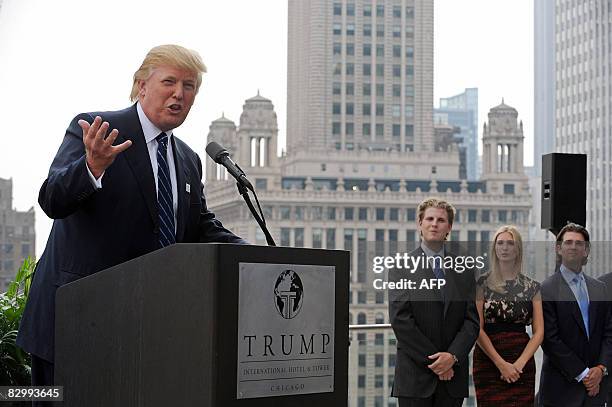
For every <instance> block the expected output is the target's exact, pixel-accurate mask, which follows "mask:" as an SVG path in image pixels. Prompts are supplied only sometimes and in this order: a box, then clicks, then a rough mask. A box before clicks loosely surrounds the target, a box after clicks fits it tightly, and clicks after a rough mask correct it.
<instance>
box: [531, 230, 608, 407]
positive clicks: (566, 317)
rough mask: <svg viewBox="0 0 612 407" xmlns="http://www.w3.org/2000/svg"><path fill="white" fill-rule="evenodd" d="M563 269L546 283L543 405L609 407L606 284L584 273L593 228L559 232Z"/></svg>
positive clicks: (559, 250) (543, 304) (544, 296)
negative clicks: (607, 404) (583, 268)
mask: <svg viewBox="0 0 612 407" xmlns="http://www.w3.org/2000/svg"><path fill="white" fill-rule="evenodd" d="M556 251H557V259H558V262H559V263H560V264H559V271H558V272H556V273H554V274H553V275H552V276H550V277H548V278H547V279H546V280H544V282H543V283H542V288H541V292H542V308H543V311H544V342H543V343H542V349H543V350H544V362H543V365H542V373H541V377H540V392H539V393H540V396H539V397H540V405H542V406H567V407H580V406H603V405H604V404H605V402H606V397H607V382H608V377H607V376H608V367H609V366H612V320H611V314H610V307H609V303H608V302H607V296H606V286H605V284H604V283H602V282H600V281H598V280H596V279H594V278H591V277H589V276H587V275H585V274H584V272H583V270H582V267H583V265H585V264H586V262H587V258H588V255H589V251H590V242H589V232H588V231H587V230H586V228H584V227H583V226H581V225H577V224H574V223H569V224H567V225H566V226H564V227H563V228H562V229H561V231H560V232H559V234H558V235H557V242H556Z"/></svg>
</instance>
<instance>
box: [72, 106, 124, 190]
mask: <svg viewBox="0 0 612 407" xmlns="http://www.w3.org/2000/svg"><path fill="white" fill-rule="evenodd" d="M79 126H81V129H83V143H84V144H85V158H86V160H87V167H88V168H89V170H90V171H91V173H92V175H93V176H94V178H96V179H98V178H100V176H101V175H102V174H103V173H104V171H105V170H106V169H107V168H108V167H110V165H111V164H112V163H113V161H115V158H116V157H117V155H119V154H120V153H121V152H123V151H125V150H127V149H128V148H129V147H130V146H131V145H132V141H131V140H127V141H124V142H123V143H121V144H119V145H118V146H113V143H114V142H115V140H116V139H117V136H118V135H119V131H118V130H117V129H113V130H112V131H111V132H110V133H109V134H108V136H107V135H106V132H107V131H108V126H109V125H108V122H104V123H102V118H101V117H100V116H96V118H95V119H94V121H93V123H92V124H89V123H88V122H87V121H85V120H79Z"/></svg>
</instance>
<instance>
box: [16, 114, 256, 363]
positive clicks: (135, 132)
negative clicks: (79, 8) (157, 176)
mask: <svg viewBox="0 0 612 407" xmlns="http://www.w3.org/2000/svg"><path fill="white" fill-rule="evenodd" d="M96 115H97V116H101V117H102V119H103V120H105V121H108V122H109V124H110V128H111V129H113V128H116V129H117V130H119V137H118V139H117V141H116V143H115V144H119V143H121V142H123V141H124V140H127V139H130V140H132V143H133V144H132V146H131V147H130V148H128V149H127V150H126V151H124V152H123V153H121V154H119V155H118V156H117V158H116V159H115V161H114V162H113V164H112V165H111V166H110V167H109V168H107V170H106V172H105V173H104V177H103V179H102V189H99V190H96V188H95V187H94V186H92V183H91V181H90V179H89V176H88V173H87V168H86V165H85V147H84V144H83V140H82V134H83V132H82V130H81V128H80V127H79V125H78V120H79V119H83V120H86V121H88V122H90V123H91V122H92V121H93V118H94V117H95V116H96ZM172 140H173V144H172V146H173V151H174V160H175V163H176V173H177V174H176V178H177V192H178V210H177V225H176V226H177V234H176V241H177V242H227V243H246V242H245V241H244V240H242V239H241V238H239V237H237V236H236V235H234V234H233V233H231V232H230V231H228V230H227V229H225V228H223V226H222V225H221V223H220V222H219V221H217V220H216V219H215V216H214V214H213V213H212V212H210V211H208V209H207V208H206V200H205V198H204V189H203V185H202V181H201V180H202V163H201V161H200V158H199V157H198V155H197V154H196V153H195V152H194V151H193V150H191V149H190V148H189V147H188V146H187V145H186V144H185V143H183V142H182V141H181V140H179V139H178V138H176V137H172ZM187 184H189V187H187ZM188 188H189V189H190V191H187V189H188ZM38 202H39V203H40V206H41V207H42V209H43V210H44V211H45V213H46V214H47V215H48V216H49V217H50V218H53V219H54V222H53V227H52V229H51V233H50V235H49V239H48V241H47V246H46V248H45V251H44V253H43V254H42V256H41V258H40V260H39V262H38V265H37V267H36V272H35V275H34V280H33V282H32V286H31V290H30V294H29V298H28V302H27V305H26V308H25V312H24V314H23V318H22V320H21V326H20V329H19V335H18V338H17V344H18V345H19V346H21V347H22V348H23V349H24V350H26V351H28V352H30V353H33V354H35V355H37V356H39V357H41V358H43V359H46V360H48V361H53V357H54V324H55V292H56V290H57V288H58V287H61V286H62V285H64V284H67V283H69V282H72V281H74V280H77V279H79V278H81V277H84V276H88V275H90V274H93V273H96V272H98V271H100V270H104V269H106V268H108V267H111V266H114V265H116V264H119V263H123V262H125V261H128V260H130V259H133V258H136V257H138V256H142V255H143V254H146V253H149V252H151V251H153V250H156V249H157V248H158V236H159V224H158V223H159V219H158V210H157V193H156V189H155V180H154V179H153V169H152V168H151V161H150V158H149V153H148V150H147V147H146V143H145V139H144V135H143V132H142V127H141V125H140V121H139V119H138V113H137V111H136V105H133V106H131V107H129V108H127V109H124V110H121V111H117V112H96V113H85V114H80V115H78V116H77V117H75V118H74V119H73V120H72V122H71V123H70V126H69V127H68V129H67V131H66V135H65V136H64V140H63V142H62V145H61V146H60V148H59V151H58V152H57V155H56V156H55V159H54V160H53V163H52V164H51V169H50V170H49V176H48V178H47V179H46V180H45V182H44V183H43V185H42V187H41V188H40V193H39V197H38Z"/></svg>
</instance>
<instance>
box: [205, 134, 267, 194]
mask: <svg viewBox="0 0 612 407" xmlns="http://www.w3.org/2000/svg"><path fill="white" fill-rule="evenodd" d="M206 154H208V156H209V157H210V158H212V159H213V161H214V162H216V163H217V164H221V165H222V166H224V167H225V169H226V170H227V171H228V172H229V173H230V174H232V176H233V177H234V178H236V181H238V182H239V183H240V184H242V185H243V186H245V187H247V188H248V189H250V190H251V191H253V192H254V191H255V190H254V188H253V185H252V184H251V183H250V182H249V180H248V179H247V177H246V175H245V173H244V171H242V169H240V167H239V166H238V164H236V163H234V162H233V161H232V159H231V158H230V157H229V152H228V151H227V150H226V149H224V148H223V147H221V145H220V144H219V143H216V142H214V141H211V142H210V143H208V145H207V146H206Z"/></svg>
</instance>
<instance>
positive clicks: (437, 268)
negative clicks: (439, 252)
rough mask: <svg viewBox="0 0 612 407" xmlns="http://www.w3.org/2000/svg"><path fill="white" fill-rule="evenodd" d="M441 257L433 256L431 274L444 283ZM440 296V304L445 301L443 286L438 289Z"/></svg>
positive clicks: (444, 277)
mask: <svg viewBox="0 0 612 407" xmlns="http://www.w3.org/2000/svg"><path fill="white" fill-rule="evenodd" d="M443 260H444V259H442V256H434V261H433V272H434V275H435V276H436V278H437V279H438V280H444V281H446V276H445V275H444V268H443V267H442V265H443ZM440 295H441V296H442V302H444V301H446V299H445V296H444V286H442V287H440Z"/></svg>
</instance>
